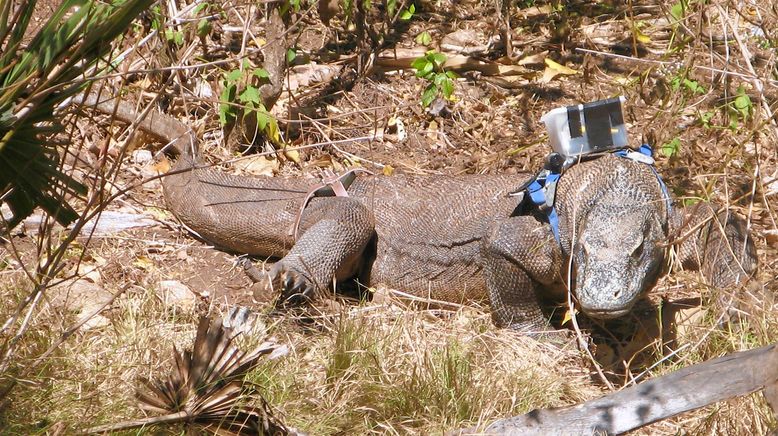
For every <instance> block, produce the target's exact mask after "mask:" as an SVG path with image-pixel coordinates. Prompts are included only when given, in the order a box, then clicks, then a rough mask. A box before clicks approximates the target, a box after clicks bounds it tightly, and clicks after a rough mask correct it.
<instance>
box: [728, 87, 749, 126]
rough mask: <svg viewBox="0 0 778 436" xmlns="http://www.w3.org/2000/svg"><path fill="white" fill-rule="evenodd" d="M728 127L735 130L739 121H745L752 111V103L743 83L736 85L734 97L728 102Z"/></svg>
mask: <svg viewBox="0 0 778 436" xmlns="http://www.w3.org/2000/svg"><path fill="white" fill-rule="evenodd" d="M728 110H729V128H730V129H732V130H736V129H737V127H738V125H739V123H741V122H743V123H745V122H747V121H748V120H749V119H750V118H751V114H752V113H753V111H754V103H753V102H752V101H751V97H749V96H748V94H746V89H745V88H744V87H743V85H740V86H738V88H737V93H736V94H735V98H734V99H732V101H731V102H730V103H729V104H728Z"/></svg>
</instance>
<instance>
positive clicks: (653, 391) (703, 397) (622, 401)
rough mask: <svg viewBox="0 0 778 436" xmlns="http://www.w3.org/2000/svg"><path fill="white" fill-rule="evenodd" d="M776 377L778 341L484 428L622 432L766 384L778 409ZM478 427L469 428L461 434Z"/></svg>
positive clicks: (518, 431) (526, 432)
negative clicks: (578, 401)
mask: <svg viewBox="0 0 778 436" xmlns="http://www.w3.org/2000/svg"><path fill="white" fill-rule="evenodd" d="M777 383H778V346H777V345H776V344H773V345H768V346H766V347H762V348H757V349H755V350H749V351H742V352H739V353H733V354H729V355H726V356H723V357H719V358H716V359H712V360H709V361H706V362H703V363H699V364H697V365H692V366H689V367H686V368H683V369H680V370H678V371H675V372H673V373H670V374H667V375H665V376H662V377H658V378H656V379H653V380H650V381H647V382H645V383H641V384H639V385H637V386H633V387H630V388H627V389H623V390H621V391H619V392H615V393H613V394H609V395H605V396H603V397H600V398H598V399H595V400H591V401H587V402H585V403H582V404H579V405H576V406H571V407H564V408H558V409H541V410H533V411H532V412H529V413H527V414H525V415H521V416H516V417H513V418H507V419H501V420H498V421H496V422H494V423H493V424H492V425H490V426H489V427H487V429H486V432H485V433H486V434H516V435H518V434H521V435H546V434H576V435H594V434H619V433H624V432H627V431H630V430H634V429H637V428H640V427H643V426H645V425H648V424H651V423H653V422H657V421H661V420H663V419H667V418H670V417H673V416H675V415H678V414H681V413H684V412H688V411H690V410H694V409H698V408H700V407H704V406H707V405H709V404H712V403H716V402H718V401H723V400H727V399H730V398H734V397H739V396H742V395H747V394H750V393H752V392H756V391H759V390H761V389H765V388H767V390H766V393H767V394H768V395H767V396H768V402H769V403H770V406H771V407H773V408H774V412H775V407H776V406H778V404H776V402H778V401H777V400H778V398H777V396H776V386H778V385H777ZM474 432H475V429H466V430H460V431H459V432H457V434H460V435H462V434H470V433H474Z"/></svg>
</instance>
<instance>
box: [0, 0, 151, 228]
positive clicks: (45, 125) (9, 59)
mask: <svg viewBox="0 0 778 436" xmlns="http://www.w3.org/2000/svg"><path fill="white" fill-rule="evenodd" d="M35 3H36V2H35V1H34V0H33V1H29V2H28V3H27V4H26V5H25V6H23V7H21V9H20V10H19V11H17V12H16V14H17V15H16V16H15V17H14V19H11V21H9V18H10V16H12V15H13V13H14V12H12V2H8V1H2V2H0V47H2V50H1V51H0V198H1V199H2V202H4V203H7V204H8V206H9V207H10V208H11V211H12V212H13V217H12V218H11V219H10V220H9V221H8V222H7V225H8V226H10V227H13V226H15V225H16V224H18V223H19V222H20V221H21V220H22V219H24V218H25V217H27V216H29V215H30V214H31V213H32V211H33V210H34V209H35V207H38V206H40V207H42V208H43V209H44V210H45V211H46V212H47V213H48V214H50V215H51V216H53V217H54V218H56V219H57V221H59V222H60V223H70V222H72V221H74V220H75V219H76V218H77V216H78V215H77V214H76V212H75V210H74V209H73V207H72V206H70V205H69V204H67V202H66V201H67V200H66V199H67V198H69V197H74V196H76V197H77V196H80V195H84V194H86V188H85V187H84V185H82V184H81V183H79V182H78V181H76V180H75V179H74V178H73V177H72V176H71V175H69V174H67V173H66V172H65V171H64V170H63V168H62V167H61V166H60V155H59V153H58V151H57V145H56V144H55V143H54V142H53V141H48V140H47V137H48V136H49V135H51V134H53V133H56V132H59V131H62V129H63V126H62V124H61V121H60V117H55V116H54V109H55V108H56V107H57V106H58V105H59V104H60V103H61V102H63V101H64V100H65V99H67V98H69V97H71V96H73V95H75V94H77V93H79V92H82V91H83V90H84V89H85V88H86V86H87V85H88V84H89V83H90V82H89V80H88V78H94V76H95V73H94V71H95V67H96V68H97V70H96V71H98V72H99V71H100V70H101V69H102V68H105V65H104V64H99V62H101V61H102V60H103V59H105V58H106V56H107V55H108V54H109V53H110V51H111V50H112V47H111V45H110V44H109V43H108V42H109V41H111V40H113V39H114V38H116V37H118V36H119V35H121V34H122V33H123V32H125V31H126V29H127V28H129V27H130V25H131V23H132V20H133V19H134V18H135V17H136V16H137V15H138V14H139V13H140V12H141V11H143V10H145V9H146V8H148V7H149V6H150V5H151V3H152V0H124V1H113V2H96V1H85V0H64V1H63V2H62V3H61V4H60V5H59V6H58V7H57V8H56V9H55V10H54V11H53V13H52V14H51V15H50V16H49V18H48V21H47V22H46V23H44V24H43V26H41V27H40V28H39V30H38V31H37V32H36V33H35V34H33V35H30V34H29V33H28V30H29V29H28V26H29V23H30V20H31V18H32V16H33V11H34V10H35V9H36V8H35ZM85 79H86V80H85ZM0 227H2V225H1V224H0Z"/></svg>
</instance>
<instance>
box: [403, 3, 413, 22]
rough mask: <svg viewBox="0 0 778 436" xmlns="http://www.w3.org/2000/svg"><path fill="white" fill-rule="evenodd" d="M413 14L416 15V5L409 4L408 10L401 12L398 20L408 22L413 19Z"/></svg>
mask: <svg viewBox="0 0 778 436" xmlns="http://www.w3.org/2000/svg"><path fill="white" fill-rule="evenodd" d="M415 13H416V5H414V4H413V3H411V5H410V6H409V7H408V9H406V10H404V11H402V13H401V14H400V19H401V20H405V21H408V20H410V19H411V18H413V15H414V14H415Z"/></svg>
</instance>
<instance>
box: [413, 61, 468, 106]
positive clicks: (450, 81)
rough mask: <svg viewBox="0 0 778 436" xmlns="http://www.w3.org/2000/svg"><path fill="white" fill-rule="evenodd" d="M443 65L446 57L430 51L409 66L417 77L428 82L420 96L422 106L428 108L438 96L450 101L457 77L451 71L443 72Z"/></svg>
mask: <svg viewBox="0 0 778 436" xmlns="http://www.w3.org/2000/svg"><path fill="white" fill-rule="evenodd" d="M445 63H446V55H444V54H443V53H439V52H437V51H435V50H430V51H428V52H427V53H426V54H425V55H424V56H421V57H418V58H416V59H415V60H414V61H413V63H412V64H411V67H413V69H415V70H416V76H417V77H421V78H423V79H426V80H427V81H429V84H428V85H427V87H426V88H425V89H424V92H423V93H422V95H421V104H422V106H424V107H427V106H429V105H430V104H431V103H432V101H433V100H435V98H437V97H438V96H443V97H444V98H446V99H451V96H452V95H453V94H454V79H456V78H457V75H456V74H455V73H454V72H453V71H445V70H444V69H443V65H444V64H445Z"/></svg>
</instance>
